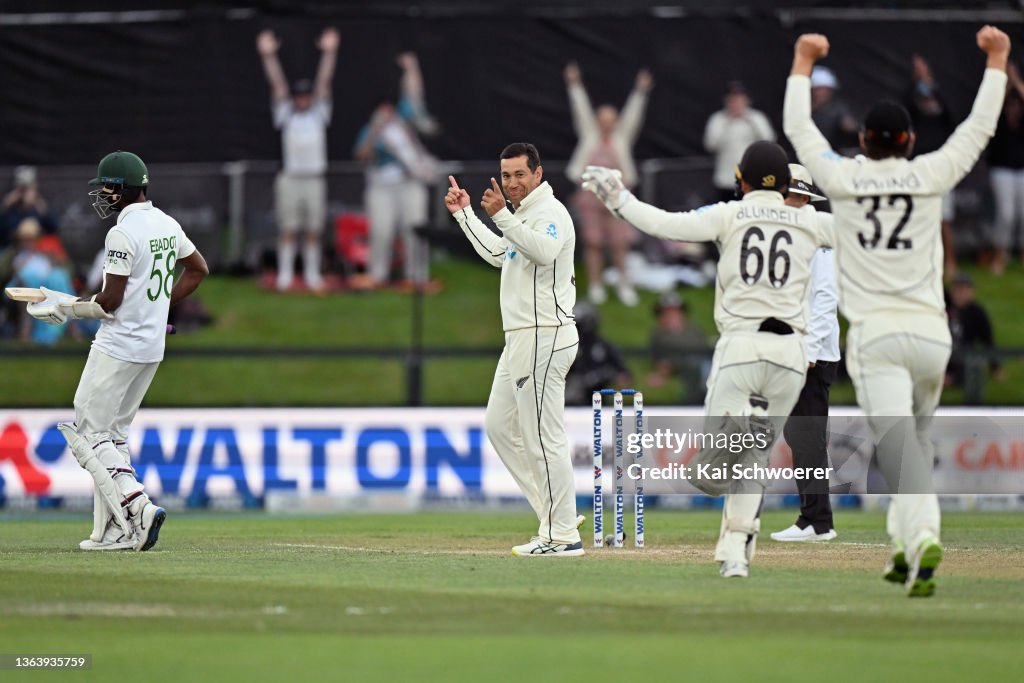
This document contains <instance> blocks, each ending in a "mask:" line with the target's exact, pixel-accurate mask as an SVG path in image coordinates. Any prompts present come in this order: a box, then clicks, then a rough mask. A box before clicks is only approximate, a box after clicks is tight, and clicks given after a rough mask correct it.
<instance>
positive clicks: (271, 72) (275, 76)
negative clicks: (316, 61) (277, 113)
mask: <svg viewBox="0 0 1024 683" xmlns="http://www.w3.org/2000/svg"><path fill="white" fill-rule="evenodd" d="M280 47H281V43H280V42H279V41H278V40H277V36H275V35H274V32H273V31H271V30H270V29H267V30H265V31H260V34H259V35H258V36H256V49H257V51H259V53H260V58H261V59H262V60H263V73H264V74H266V76H267V83H269V84H270V98H271V99H272V100H273V101H274V102H283V101H284V100H287V99H288V81H287V80H286V79H285V77H284V69H282V68H281V62H280V61H279V60H278V58H277V50H278V49H279V48H280Z"/></svg>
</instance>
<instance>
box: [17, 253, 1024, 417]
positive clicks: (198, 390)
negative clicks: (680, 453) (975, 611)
mask: <svg viewBox="0 0 1024 683" xmlns="http://www.w3.org/2000/svg"><path fill="white" fill-rule="evenodd" d="M968 270H969V271H970V272H972V273H973V275H974V276H975V278H976V281H977V290H978V298H979V300H981V301H982V302H984V303H985V304H986V305H987V306H988V309H989V313H990V315H991V316H992V320H993V324H994V326H995V329H996V340H997V342H998V344H999V345H1001V346H1004V347H1017V348H1020V347H1024V317H1022V316H1021V315H1020V313H1019V309H1020V301H1021V300H1024V270H1022V269H1021V268H1020V266H1018V265H1014V266H1012V267H1011V268H1010V269H1009V270H1008V271H1007V273H1006V275H1004V276H1003V277H1002V278H995V277H993V276H992V275H991V274H989V273H988V272H987V271H984V270H981V269H977V268H972V269H968ZM433 273H434V275H436V276H437V277H438V278H439V279H440V280H441V281H442V282H443V283H444V290H443V291H442V292H441V293H439V294H436V295H433V296H429V297H426V300H425V304H424V344H425V345H426V346H427V347H439V346H440V347H448V348H452V347H455V348H483V349H495V350H496V351H495V353H494V354H487V355H484V356H472V357H463V356H460V357H456V358H444V359H436V358H435V359H427V361H426V362H425V364H424V387H423V392H424V402H425V403H426V404H427V405H449V406H451V405H456V406H462V405H483V404H484V403H486V402H487V396H488V393H489V391H490V387H491V380H492V378H493V376H494V367H495V364H496V363H497V350H498V349H500V348H501V345H502V341H503V340H502V332H501V315H500V311H499V309H498V285H499V273H498V271H497V270H496V269H494V268H489V267H486V266H484V265H482V264H477V263H471V262H466V261H458V260H451V259H449V260H442V261H440V262H438V263H436V264H435V265H434V267H433ZM577 291H578V292H580V293H583V292H586V285H585V284H584V283H583V282H582V281H581V282H580V284H579V285H578V286H577ZM683 295H684V297H685V298H686V300H687V302H688V303H689V306H690V311H691V315H692V317H693V319H694V320H696V321H697V322H698V323H700V325H701V326H702V327H703V328H704V330H705V331H706V332H707V333H708V334H714V331H715V325H714V320H713V307H714V290H713V288H711V287H706V288H703V289H688V290H684V291H683ZM199 296H200V297H201V298H202V300H203V302H204V303H205V304H206V306H207V307H208V308H209V309H210V311H211V312H212V313H213V315H214V316H215V318H216V323H215V325H213V326H212V327H210V328H207V329H204V330H202V331H200V332H197V333H195V334H187V335H186V334H182V335H177V336H175V337H171V338H170V339H169V340H168V345H167V359H166V360H165V361H164V364H163V366H162V367H161V370H160V372H158V373H157V376H156V379H155V380H154V382H153V385H152V387H151V388H150V390H149V392H148V393H147V395H146V405H147V406H150V407H157V406H201V407H205V406H325V405H326V406H352V405H377V406H381V405H402V404H403V403H405V396H406V393H405V380H406V377H405V365H404V362H403V361H402V359H401V358H397V359H381V358H337V357H334V358H332V357H319V356H310V355H302V354H299V355H292V356H276V357H273V356H272V357H267V356H263V357H257V358H246V357H223V356H218V357H213V358H196V357H184V356H182V355H180V354H178V353H177V352H178V351H179V350H183V349H188V348H211V347H220V348H232V347H238V346H245V347H256V348H264V349H265V348H275V347H300V348H309V347H340V348H345V347H355V346H358V347H375V348H381V349H392V350H394V349H407V348H408V346H409V343H410V338H411V320H412V318H411V316H412V303H411V300H410V298H409V296H408V295H406V294H399V293H396V292H373V293H367V294H354V293H338V294H332V295H330V296H328V297H323V298H319V297H314V296H309V295H302V294H278V293H277V292H268V291H264V290H262V289H260V288H259V286H258V284H257V283H256V282H255V281H254V280H252V279H238V278H230V277H213V278H210V279H209V280H208V281H206V282H204V283H203V285H202V287H201V288H200V290H199ZM655 300H656V296H655V295H654V294H652V293H650V292H643V293H641V304H640V306H637V307H636V308H626V307H625V306H623V305H622V304H620V303H619V302H618V301H617V300H615V297H614V296H613V297H611V300H610V301H609V302H608V303H607V304H606V305H604V306H602V307H601V314H602V318H603V324H602V329H603V334H604V336H606V337H607V338H608V339H610V340H611V341H612V342H613V343H615V344H617V345H619V346H621V347H627V348H643V347H646V345H647V343H648V339H649V335H650V331H651V327H652V326H653V324H654V316H653V312H652V308H653V305H654V302H655ZM63 345H64V346H65V347H68V348H72V349H77V350H78V351H80V354H79V355H77V356H72V357H62V358H52V357H33V356H26V355H23V354H21V353H20V352H19V349H20V347H19V346H18V345H17V344H16V343H13V342H0V350H3V351H5V352H6V353H5V354H2V355H0V387H2V388H3V391H0V406H2V407H43V406H70V405H71V401H72V399H73V397H74V394H75V387H76V386H77V385H78V378H79V376H80V375H81V372H82V367H83V365H84V364H85V355H86V353H87V348H86V344H85V343H84V342H72V341H67V342H64V343H63ZM629 367H630V370H631V371H632V373H633V377H634V383H635V384H637V385H639V386H641V387H643V389H644V394H645V397H646V398H647V401H648V403H649V404H650V405H678V404H679V403H680V399H681V397H682V395H683V391H682V387H681V385H680V384H679V383H678V382H670V383H669V384H668V385H667V386H665V387H662V388H654V387H649V386H644V382H645V378H646V376H647V375H648V373H649V372H650V371H651V369H652V365H651V362H650V359H648V358H646V357H642V358H631V359H629ZM1005 369H1006V379H1005V380H1003V381H1001V382H996V381H990V382H989V383H988V386H987V388H986V393H985V399H986V402H987V403H991V404H993V405H1020V404H1021V403H1022V402H1024V393H1022V391H1021V386H1024V359H1011V360H1008V361H1007V362H1006V363H1005ZM854 400H855V399H854V394H853V388H852V386H851V385H850V384H849V382H840V383H839V384H837V385H836V386H835V387H833V397H832V404H833V405H852V404H853V403H854ZM962 402H963V394H962V392H960V391H947V392H945V394H944V395H943V403H944V404H946V405H959V404H961V403H962Z"/></svg>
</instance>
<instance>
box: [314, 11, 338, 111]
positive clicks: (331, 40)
mask: <svg viewBox="0 0 1024 683" xmlns="http://www.w3.org/2000/svg"><path fill="white" fill-rule="evenodd" d="M340 42H341V38H340V37H339V36H338V31H337V29H335V28H327V29H324V32H323V33H321V34H320V39H319V40H318V41H317V47H318V48H320V64H319V66H317V69H316V81H315V83H314V84H313V95H314V96H315V97H316V98H317V99H319V100H329V99H331V81H332V80H333V79H334V65H335V64H336V63H337V61H338V44H339V43H340Z"/></svg>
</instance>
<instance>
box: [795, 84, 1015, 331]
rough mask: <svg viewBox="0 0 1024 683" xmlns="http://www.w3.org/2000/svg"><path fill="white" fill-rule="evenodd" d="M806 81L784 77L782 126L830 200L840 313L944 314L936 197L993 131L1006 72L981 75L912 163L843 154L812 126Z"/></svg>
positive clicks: (854, 319) (857, 318)
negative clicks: (936, 144)
mask: <svg viewBox="0 0 1024 683" xmlns="http://www.w3.org/2000/svg"><path fill="white" fill-rule="evenodd" d="M810 89H811V84H810V79H808V78H807V77H806V76H790V77H789V82H788V83H787V85H786V102H785V108H784V110H783V125H784V127H785V129H786V135H787V137H789V141H790V142H791V143H793V148H794V149H795V150H796V153H797V156H798V157H799V158H800V163H802V164H803V165H804V166H806V167H807V170H808V171H810V172H811V175H812V176H813V177H814V181H815V183H817V185H818V186H819V187H820V188H821V189H822V190H824V192H825V194H827V195H828V198H829V201H831V202H832V213H833V215H834V216H835V232H836V270H837V273H838V276H839V310H841V311H842V312H843V315H845V316H846V318H847V319H848V320H849V321H850V322H851V323H859V322H861V321H863V320H864V319H865V318H869V317H872V316H875V315H879V314H882V315H888V316H902V315H907V314H924V315H936V316H942V317H945V315H946V305H945V302H944V300H943V293H942V262H943V253H942V229H941V225H942V197H943V195H944V194H946V193H947V192H949V191H950V190H952V189H953V188H954V187H956V185H957V183H959V182H960V181H961V180H962V179H963V177H964V176H965V175H967V173H968V172H969V171H970V170H971V168H972V167H973V166H974V164H975V162H977V160H978V157H979V155H980V154H981V152H982V151H983V150H984V149H985V147H986V146H987V145H988V142H989V139H991V137H992V135H993V133H994V132H995V130H996V123H997V122H998V119H999V112H1000V109H1001V108H1002V105H1003V95H1004V93H1005V92H1006V74H1005V73H1004V72H1003V71H1000V70H998V69H987V70H986V71H985V77H984V79H983V80H982V82H981V87H980V88H979V89H978V95H977V98H976V99H975V101H974V107H973V109H972V110H971V114H970V116H968V117H967V119H966V120H965V121H964V122H963V123H962V124H960V126H959V127H958V128H957V129H956V131H955V132H954V133H953V134H952V135H951V136H950V138H949V140H947V141H946V144H944V145H943V146H942V147H941V148H939V149H938V150H936V151H934V152H931V153H930V154H923V155H921V156H919V157H916V158H914V159H904V158H888V159H881V160H874V159H867V158H865V157H862V156H858V157H856V158H853V159H851V158H846V157H842V156H839V155H838V154H836V153H835V152H833V151H832V149H831V148H830V147H829V144H828V141H827V140H825V138H824V137H823V136H822V134H821V133H820V132H819V131H818V129H817V128H816V127H815V125H814V122H813V121H812V120H811V94H810Z"/></svg>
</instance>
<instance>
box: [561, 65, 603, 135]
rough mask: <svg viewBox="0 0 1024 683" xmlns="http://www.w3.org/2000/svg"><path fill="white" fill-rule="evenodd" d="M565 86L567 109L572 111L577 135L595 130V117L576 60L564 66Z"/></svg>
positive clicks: (573, 125)
mask: <svg viewBox="0 0 1024 683" xmlns="http://www.w3.org/2000/svg"><path fill="white" fill-rule="evenodd" d="M564 74H565V86H566V88H567V89H568V91H569V109H570V111H571V112H572V127H573V130H575V131H576V135H577V136H578V137H582V136H584V135H587V134H589V133H591V132H594V131H596V130H597V117H596V115H595V114H594V108H593V107H592V106H591V104H590V97H589V96H588V95H587V89H586V88H584V87H583V76H582V74H581V73H580V67H579V65H578V64H576V62H569V63H568V64H567V65H566V67H565V72H564Z"/></svg>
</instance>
